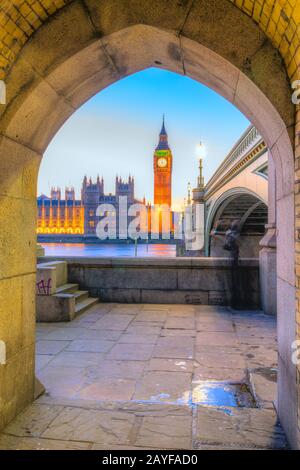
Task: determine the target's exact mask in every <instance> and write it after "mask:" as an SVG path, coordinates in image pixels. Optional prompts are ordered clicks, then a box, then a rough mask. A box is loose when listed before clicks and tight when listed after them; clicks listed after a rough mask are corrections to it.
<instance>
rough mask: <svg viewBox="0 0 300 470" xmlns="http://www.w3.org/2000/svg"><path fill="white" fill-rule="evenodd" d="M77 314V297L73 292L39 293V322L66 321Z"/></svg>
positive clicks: (37, 307) (37, 297)
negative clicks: (57, 293) (58, 293)
mask: <svg viewBox="0 0 300 470" xmlns="http://www.w3.org/2000/svg"><path fill="white" fill-rule="evenodd" d="M74 316H75V297H74V296H73V295H72V294H60V295H59V296H57V295H49V296H46V295H37V296H36V320H37V322H65V321H71V320H73V318H74Z"/></svg>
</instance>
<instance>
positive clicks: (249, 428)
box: [0, 304, 286, 449]
mask: <svg viewBox="0 0 300 470" xmlns="http://www.w3.org/2000/svg"><path fill="white" fill-rule="evenodd" d="M276 367H277V353H276V322H275V319H274V318H272V317H269V316H265V315H263V314H262V313H261V312H253V311H252V312H247V311H244V312H242V311H233V310H231V309H229V308H225V307H208V306H191V305H136V304H135V305H128V304H99V305H96V306H95V307H93V308H92V309H90V310H89V311H88V312H86V313H85V314H83V315H81V316H80V317H78V318H77V319H75V320H74V321H73V322H71V323H56V324H39V325H38V326H37V356H36V371H37V377H38V378H39V380H40V381H41V382H42V383H43V384H44V385H45V387H46V393H45V394H44V395H43V396H41V397H40V398H39V399H38V400H36V401H35V403H34V404H33V405H31V406H30V407H28V408H27V410H25V411H24V412H23V413H22V414H21V415H19V417H18V418H17V419H16V420H14V421H13V422H12V423H11V424H10V425H9V426H8V427H7V428H6V429H5V431H4V432H3V433H2V434H1V435H0V449H223V448H225V449H227V448H228V449H232V448H233V449H248V448H249V449H272V448H276V449H281V448H286V442H285V437H284V434H283V432H282V429H281V427H280V425H279V423H278V420H277V415H276V411H275V407H274V401H275V399H276V375H277V374H276V372H277V369H276Z"/></svg>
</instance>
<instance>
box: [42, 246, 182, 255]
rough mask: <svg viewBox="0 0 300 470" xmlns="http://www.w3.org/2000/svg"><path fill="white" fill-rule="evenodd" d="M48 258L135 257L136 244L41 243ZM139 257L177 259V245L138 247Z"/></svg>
mask: <svg viewBox="0 0 300 470" xmlns="http://www.w3.org/2000/svg"><path fill="white" fill-rule="evenodd" d="M41 245H42V247H43V248H44V249H45V255H46V256H84V257H108V258H112V257H116V258H123V257H134V256H135V246H134V244H128V245H127V244H126V245H125V244H124V245H123V244H113V243H112V244H108V243H105V244H104V243H103V244H86V243H41ZM137 257H139V258H147V257H150V258H151V257H153V258H155V257H158V258H160V257H166V258H174V257H176V245H165V244H153V245H151V244H149V245H148V246H147V245H146V244H143V245H138V246H137Z"/></svg>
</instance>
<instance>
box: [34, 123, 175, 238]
mask: <svg viewBox="0 0 300 470" xmlns="http://www.w3.org/2000/svg"><path fill="white" fill-rule="evenodd" d="M172 165H173V156H172V152H171V150H170V147H169V144H168V135H167V132H166V129H165V123H164V119H163V123H162V128H161V131H160V134H159V142H158V145H157V147H156V149H155V152H154V155H153V171H154V204H156V205H157V206H165V207H168V208H171V204H172ZM123 196H126V197H127V208H128V207H129V206H131V205H132V204H136V203H143V204H145V199H144V200H143V201H140V200H137V199H136V198H135V194H134V178H133V177H132V176H130V175H129V178H128V180H127V181H124V180H122V178H119V177H118V176H117V177H116V181H115V193H114V194H111V193H109V194H105V192H104V180H103V178H101V179H100V177H99V176H98V177H97V180H96V181H95V182H93V181H92V179H91V178H89V179H88V178H87V177H86V176H85V177H84V179H83V182H82V188H81V199H75V190H74V188H66V189H65V197H64V199H63V198H62V194H61V189H60V188H52V189H51V194H50V197H48V196H45V195H44V194H42V195H41V196H39V197H38V198H37V233H38V234H70V235H76V234H77V235H84V236H86V237H93V236H96V228H97V224H98V222H99V221H100V220H101V218H103V217H104V216H105V215H106V214H105V212H106V211H105V210H104V213H100V212H99V213H97V209H98V207H99V205H101V204H109V205H112V206H113V208H114V214H113V215H114V216H115V220H116V227H115V228H116V231H117V233H119V216H120V210H121V205H120V198H121V197H123ZM127 208H126V217H127V225H128V224H129V223H130V220H132V219H133V218H134V216H131V217H129V216H127ZM147 211H148V217H147V218H148V221H147V222H146V225H147V223H148V231H149V232H150V230H151V214H152V212H153V211H151V205H150V204H147ZM162 211H163V209H162V208H160V207H159V208H158V207H157V208H156V212H157V216H158V225H157V233H158V232H159V233H161V230H162ZM172 217H173V216H172V214H170V227H171V228H172V227H173V219H172Z"/></svg>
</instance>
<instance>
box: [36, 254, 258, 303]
mask: <svg viewBox="0 0 300 470" xmlns="http://www.w3.org/2000/svg"><path fill="white" fill-rule="evenodd" d="M54 259H56V260H57V259H59V260H64V261H66V262H67V263H68V279H69V282H71V283H76V284H79V286H80V288H81V289H84V290H88V291H89V293H90V295H92V296H93V297H99V298H100V300H101V301H104V302H122V303H154V304H155V303H160V304H161V303H174V304H205V305H230V304H231V299H232V292H233V291H234V292H235V297H236V298H237V299H238V302H239V304H238V306H239V307H240V308H255V309H256V308H259V306H260V294H259V268H258V266H259V263H258V259H241V260H240V263H239V267H238V271H237V272H236V273H235V275H234V276H233V273H232V269H231V261H230V259H226V258H79V257H63V258H53V257H45V258H43V261H53V260H54ZM233 284H234V287H233Z"/></svg>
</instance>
